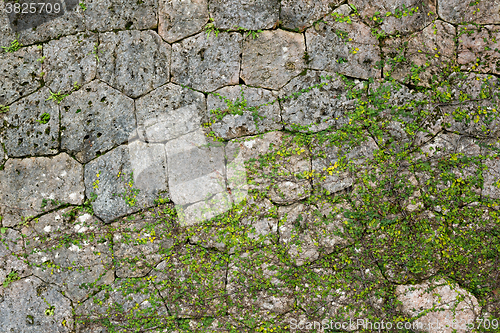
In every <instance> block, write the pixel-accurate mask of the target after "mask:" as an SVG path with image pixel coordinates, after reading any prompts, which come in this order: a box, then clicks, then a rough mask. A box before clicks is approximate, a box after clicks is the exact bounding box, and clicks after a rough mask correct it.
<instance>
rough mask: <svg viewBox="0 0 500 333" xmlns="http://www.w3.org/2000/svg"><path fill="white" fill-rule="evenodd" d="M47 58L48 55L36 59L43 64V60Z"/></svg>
mask: <svg viewBox="0 0 500 333" xmlns="http://www.w3.org/2000/svg"><path fill="white" fill-rule="evenodd" d="M45 58H47V56H43V57H41V58H39V59H36V61H40V63H41V64H43V62H44V61H45Z"/></svg>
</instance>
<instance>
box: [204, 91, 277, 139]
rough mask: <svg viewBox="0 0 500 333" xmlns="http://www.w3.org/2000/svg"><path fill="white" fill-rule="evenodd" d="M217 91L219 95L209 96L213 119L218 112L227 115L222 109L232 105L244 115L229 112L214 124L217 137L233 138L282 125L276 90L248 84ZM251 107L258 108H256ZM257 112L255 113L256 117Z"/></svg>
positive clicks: (213, 128) (213, 127) (266, 130)
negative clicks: (248, 85) (252, 86)
mask: <svg viewBox="0 0 500 333" xmlns="http://www.w3.org/2000/svg"><path fill="white" fill-rule="evenodd" d="M216 93H217V94H220V96H216V95H209V96H208V101H207V102H208V110H209V111H212V113H213V115H212V116H211V118H213V119H214V120H215V119H216V118H215V117H217V114H220V113H222V114H224V113H223V112H224V111H226V110H227V111H229V107H231V106H232V107H233V108H234V107H238V106H239V108H238V109H239V110H238V111H242V113H243V114H242V115H237V114H227V115H224V116H223V118H222V119H220V120H219V119H218V120H216V121H215V122H214V123H212V130H213V131H214V132H215V134H216V135H217V136H219V137H222V138H224V139H226V140H230V139H233V138H236V137H240V136H245V135H255V134H259V133H263V132H269V131H273V130H277V129H281V128H282V127H283V126H282V125H281V115H280V106H279V103H278V101H277V96H276V94H275V93H273V92H271V91H268V90H265V89H260V88H251V87H247V86H232V87H224V88H221V89H219V90H217V91H216ZM228 103H230V104H228ZM271 103H272V104H271ZM242 104H243V105H242ZM266 104H269V105H266ZM252 108H257V109H256V110H253V109H252ZM214 111H215V112H214ZM254 112H255V113H256V116H254V114H253V113H254ZM261 117H262V118H261Z"/></svg>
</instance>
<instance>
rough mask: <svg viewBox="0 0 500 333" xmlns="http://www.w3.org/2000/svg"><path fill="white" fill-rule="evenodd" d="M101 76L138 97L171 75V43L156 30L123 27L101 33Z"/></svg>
mask: <svg viewBox="0 0 500 333" xmlns="http://www.w3.org/2000/svg"><path fill="white" fill-rule="evenodd" d="M99 39H100V44H99V51H98V55H99V61H98V67H97V74H98V77H99V78H100V79H101V80H103V81H104V82H106V83H108V84H109V85H110V86H112V87H113V88H116V89H118V90H120V91H121V92H123V93H124V94H125V95H127V96H129V97H132V98H136V97H139V96H141V95H144V94H146V93H148V92H150V91H151V90H153V89H156V88H158V87H159V86H161V85H163V84H165V83H167V82H168V81H169V79H170V71H169V69H170V55H171V47H170V45H169V44H167V43H165V42H164V41H163V40H162V39H161V38H160V36H158V35H157V34H156V33H155V32H154V31H149V30H147V31H136V30H134V31H119V32H117V33H115V32H107V33H103V34H101V35H99Z"/></svg>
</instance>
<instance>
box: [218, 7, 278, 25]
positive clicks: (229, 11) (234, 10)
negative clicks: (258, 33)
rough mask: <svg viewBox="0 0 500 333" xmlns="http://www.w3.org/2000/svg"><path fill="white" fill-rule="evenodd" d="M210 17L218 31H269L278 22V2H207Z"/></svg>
mask: <svg viewBox="0 0 500 333" xmlns="http://www.w3.org/2000/svg"><path fill="white" fill-rule="evenodd" d="M209 10H210V16H211V17H212V18H213V19H214V23H215V26H216V27H217V28H219V29H238V28H239V27H241V28H243V29H247V30H261V29H270V28H272V27H273V26H275V25H276V23H277V21H278V20H279V11H280V2H279V0H244V1H236V0H209Z"/></svg>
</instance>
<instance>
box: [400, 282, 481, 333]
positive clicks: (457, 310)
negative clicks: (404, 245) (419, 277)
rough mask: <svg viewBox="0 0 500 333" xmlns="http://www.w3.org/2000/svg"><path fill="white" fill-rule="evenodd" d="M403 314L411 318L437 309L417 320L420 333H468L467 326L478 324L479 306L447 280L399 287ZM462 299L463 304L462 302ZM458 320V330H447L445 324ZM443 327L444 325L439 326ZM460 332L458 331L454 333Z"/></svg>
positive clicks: (456, 325)
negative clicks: (426, 332) (427, 332)
mask: <svg viewBox="0 0 500 333" xmlns="http://www.w3.org/2000/svg"><path fill="white" fill-rule="evenodd" d="M396 295H397V298H398V301H400V302H402V303H403V304H402V305H401V310H402V311H403V312H405V313H406V314H408V315H410V316H416V315H418V314H421V313H422V312H423V311H426V310H430V309H433V310H434V311H430V312H428V313H427V314H425V315H424V316H422V317H420V318H419V319H417V320H416V323H417V327H418V325H421V327H422V328H423V329H418V330H417V331H419V332H425V331H432V332H436V333H451V332H459V333H462V332H468V331H469V330H468V329H467V328H466V326H465V324H464V323H467V324H469V323H475V320H476V314H477V313H478V312H477V310H478V309H479V304H478V302H477V300H476V298H475V297H474V295H472V294H470V293H469V292H468V291H466V290H464V289H462V288H460V287H458V286H454V285H453V284H451V283H447V282H446V281H445V280H440V281H437V282H428V281H427V282H424V283H422V284H417V285H399V286H397V287H396ZM460 299H462V300H460ZM453 320H455V326H453V325H450V327H445V323H448V324H449V323H450V322H452V321H453ZM437 323H439V324H440V325H436V324H437ZM454 329H456V331H454Z"/></svg>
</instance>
